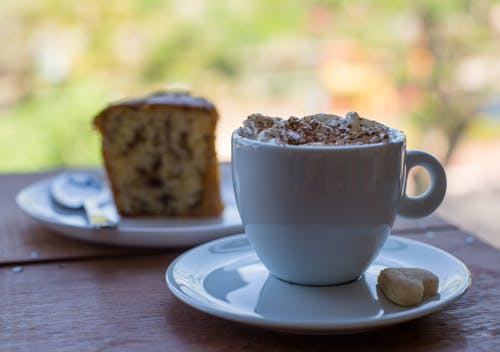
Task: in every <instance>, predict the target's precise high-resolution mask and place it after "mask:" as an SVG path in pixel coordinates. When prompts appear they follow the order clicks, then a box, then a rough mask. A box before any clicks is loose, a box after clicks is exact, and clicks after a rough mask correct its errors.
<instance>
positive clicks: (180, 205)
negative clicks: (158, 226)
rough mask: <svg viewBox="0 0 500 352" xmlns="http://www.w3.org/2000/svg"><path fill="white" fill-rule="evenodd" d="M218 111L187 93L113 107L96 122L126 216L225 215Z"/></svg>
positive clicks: (158, 95)
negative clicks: (217, 138)
mask: <svg viewBox="0 0 500 352" xmlns="http://www.w3.org/2000/svg"><path fill="white" fill-rule="evenodd" d="M217 120H218V114H217V110H216V109H215V107H214V105H213V104H212V103H210V102H209V101H207V100H206V99H204V98H201V97H193V96H191V95H189V94H186V93H182V94H180V93H165V92H161V93H155V94H151V95H148V96H146V97H142V98H135V99H129V100H124V101H121V102H118V103H114V104H111V105H110V106H108V107H107V108H106V109H104V110H103V111H102V112H101V113H99V115H97V116H96V117H95V119H94V125H95V126H96V127H97V129H98V130H99V131H100V132H101V135H102V155H103V159H104V166H105V169H106V173H107V175H108V178H109V181H110V184H111V188H112V191H113V198H114V200H115V204H116V207H117V209H118V211H119V213H120V214H122V215H130V216H147V215H158V216H181V217H182V216H186V217H198V216H214V215H218V214H220V213H221V212H222V208H223V207H222V202H221V199H220V194H219V176H218V167H217V159H216V155H215V126H216V123H217Z"/></svg>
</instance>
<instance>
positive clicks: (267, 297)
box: [166, 235, 471, 334]
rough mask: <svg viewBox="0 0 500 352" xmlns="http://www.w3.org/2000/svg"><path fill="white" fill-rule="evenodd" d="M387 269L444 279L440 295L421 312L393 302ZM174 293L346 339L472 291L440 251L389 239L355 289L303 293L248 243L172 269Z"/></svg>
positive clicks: (275, 325)
mask: <svg viewBox="0 0 500 352" xmlns="http://www.w3.org/2000/svg"><path fill="white" fill-rule="evenodd" d="M386 267H418V268H424V269H428V270H430V271H432V272H434V273H435V274H436V275H437V276H438V277H439V288H438V294H437V295H436V296H435V297H433V298H432V299H430V300H427V301H425V302H423V303H422V304H420V305H418V306H416V307H401V306H398V305H395V304H393V303H391V302H390V301H388V300H387V299H386V298H385V296H384V295H383V294H382V293H380V292H379V291H378V289H377V277H378V274H379V272H380V270H382V269H384V268H386ZM166 281H167V284H168V287H169V288H170V290H171V291H172V292H173V293H174V295H176V296H177V297H178V298H179V299H181V300H182V301H184V302H185V303H187V304H188V305H190V306H192V307H194V308H196V309H199V310H201V311H203V312H205V313H208V314H212V315H215V316H218V317H221V318H225V319H229V320H233V321H237V322H240V323H246V324H250V325H256V326H260V327H264V328H269V329H273V330H279V331H286V332H293V333H302V334H341V333H353V332H359V331H365V330H370V329H375V328H381V327H385V326H389V325H393V324H398V323H402V322H405V321H408V320H411V319H415V318H418V317H421V316H424V315H427V314H430V313H432V312H435V311H437V310H439V309H442V308H443V307H445V306H446V305H447V304H449V303H450V302H452V301H453V300H454V299H456V298H458V297H460V295H462V294H463V293H464V292H465V291H466V290H467V289H468V288H469V286H470V284H471V276H470V273H469V270H468V269H467V267H466V266H465V265H464V264H463V263H462V262H461V261H460V260H458V259H457V258H455V257H454V256H452V255H451V254H449V253H447V252H445V251H443V250H441V249H438V248H436V247H433V246H430V245H427V244H424V243H420V242H417V241H412V240H409V239H405V238H401V237H397V236H390V237H389V239H388V240H387V242H386V243H385V245H384V247H383V249H382V251H381V252H380V255H379V256H378V257H377V258H376V259H375V262H374V263H373V264H372V265H371V266H370V267H369V269H368V270H367V271H366V272H365V274H364V275H363V276H362V277H361V278H360V279H359V280H357V281H355V282H352V283H349V284H345V285H338V286H322V287H318V286H316V287H315V286H301V285H294V284H290V283H287V282H284V281H281V280H279V279H276V278H274V277H273V276H272V275H270V274H269V272H268V271H267V270H266V268H265V267H264V265H262V263H261V262H260V261H259V259H258V258H257V255H256V254H255V252H254V251H253V249H252V248H251V246H250V244H249V242H248V239H247V238H246V236H244V235H236V236H230V237H226V238H220V239H217V240H215V241H211V242H209V243H205V244H202V245H200V246H197V247H195V248H193V249H191V250H189V251H187V252H186V253H184V254H183V255H181V256H180V257H178V258H177V259H176V260H175V261H174V262H172V263H171V264H170V266H169V268H168V270H167V273H166Z"/></svg>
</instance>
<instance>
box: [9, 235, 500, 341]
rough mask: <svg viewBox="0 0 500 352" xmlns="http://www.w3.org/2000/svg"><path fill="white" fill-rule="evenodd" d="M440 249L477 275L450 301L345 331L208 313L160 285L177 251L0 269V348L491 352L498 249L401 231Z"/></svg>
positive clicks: (496, 312) (499, 278) (495, 328)
mask: <svg viewBox="0 0 500 352" xmlns="http://www.w3.org/2000/svg"><path fill="white" fill-rule="evenodd" d="M405 237H410V238H413V239H419V240H422V241H425V242H428V243H431V244H434V245H436V246H438V247H441V248H443V249H446V250H448V251H450V252H451V253H453V254H454V255H456V256H457V257H459V258H461V259H462V260H463V261H464V262H465V263H466V264H467V265H468V267H469V268H470V270H471V272H472V275H473V285H472V288H471V289H470V290H469V291H468V292H467V293H466V294H465V295H464V296H463V297H461V298H460V299H458V300H457V301H455V302H454V303H452V304H451V305H450V306H448V307H447V308H445V309H443V310H441V311H439V312H436V313H434V314H431V315H429V316H427V317H424V318H420V319H417V320H415V321H412V322H409V323H405V324H401V325H398V326H395V327H391V328H386V329H382V330H378V331H373V332H368V333H363V334H356V335H345V336H300V335H289V334H283V333H276V332H272V331H267V330H264V329H260V328H254V327H249V326H245V325H241V324H236V323H232V322H228V321H225V320H222V319H219V318H215V317H211V316H209V315H207V314H205V313H202V312H199V311H197V310H195V309H192V308H190V307H188V306H186V305H185V304H184V303H181V302H180V301H179V300H178V299H176V298H175V297H174V296H173V295H172V294H171V293H170V292H169V291H168V289H167V288H166V286H165V281H164V272H165V269H166V267H167V266H168V264H169V263H170V262H171V261H172V260H173V259H174V258H175V257H176V256H177V255H178V254H179V252H171V253H166V254H162V255H154V256H143V257H135V258H133V259H128V258H109V259H92V260H84V261H78V262H59V263H48V264H36V265H27V266H25V267H24V270H23V271H22V272H19V273H13V272H12V271H11V270H10V268H9V267H3V268H0V282H1V283H2V286H1V289H0V291H1V293H2V300H1V302H0V310H1V312H2V318H1V319H2V321H1V325H0V326H1V327H0V341H1V344H2V346H3V347H4V348H5V349H6V350H20V351H21V350H23V351H24V350H25V351H32V350H42V349H40V347H41V346H43V350H47V351H55V350H86V351H102V350H106V351H108V350H109V351H113V350H116V351H134V350H139V349H142V350H145V351H160V350H166V351H191V350H193V351H211V350H213V351H248V350H252V351H253V350H255V351H276V350H286V351H303V350H307V351H320V350H353V351H354V350H370V351H372V350H375V351H389V350H391V351H392V350H396V351H397V350H404V351H419V350H425V351H444V350H449V351H457V350H490V351H493V350H495V348H496V347H497V346H496V343H498V342H499V340H498V338H499V333H500V330H499V329H500V327H499V321H498V319H499V316H500V309H499V306H498V302H499V300H500V292H499V291H498V287H499V285H500V276H499V275H498V273H499V269H498V268H499V267H500V257H499V252H498V250H496V249H493V248H492V247H489V246H487V245H485V244H484V243H482V242H480V241H478V240H473V241H472V240H471V238H468V237H467V235H465V234H463V233H461V232H459V231H443V232H436V233H435V234H434V235H433V236H432V237H427V236H425V235H422V234H417V235H405Z"/></svg>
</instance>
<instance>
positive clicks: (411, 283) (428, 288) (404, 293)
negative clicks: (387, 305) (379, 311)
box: [377, 268, 439, 306]
mask: <svg viewBox="0 0 500 352" xmlns="http://www.w3.org/2000/svg"><path fill="white" fill-rule="evenodd" d="M377 284H378V287H380V289H381V290H382V292H383V293H384V295H385V296H386V297H387V298H388V299H390V300H391V301H392V302H394V303H396V304H399V305H401V306H416V305H417V304H419V303H421V302H422V301H423V300H426V299H428V298H430V297H432V296H434V295H435V294H436V293H437V289H438V285H439V279H438V277H437V276H436V275H434V274H433V273H431V272H430V271H428V270H424V269H417V268H387V269H384V270H382V271H381V272H380V274H379V276H378V280H377Z"/></svg>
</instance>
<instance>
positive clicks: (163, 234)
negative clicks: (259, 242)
mask: <svg viewBox="0 0 500 352" xmlns="http://www.w3.org/2000/svg"><path fill="white" fill-rule="evenodd" d="M222 167H226V168H228V166H224V165H221V168H222ZM226 171H227V170H226ZM90 172H99V171H98V170H93V171H90ZM54 177H57V176H54ZM54 177H50V178H47V179H43V180H40V181H37V182H35V183H33V184H30V185H28V186H26V187H25V188H23V189H22V190H21V191H20V192H19V193H18V194H17V196H16V203H17V205H18V206H19V208H20V209H21V210H23V211H24V212H25V213H26V214H27V215H29V216H31V217H32V218H33V219H34V220H36V221H38V222H39V223H40V224H41V225H42V226H44V227H46V228H48V229H49V230H52V231H55V232H57V233H59V234H61V235H63V236H67V237H71V238H76V239H79V240H83V241H88V242H95V243H103V244H111V245H120V246H133V247H175V246H189V245H195V244H199V243H202V242H205V241H209V240H213V239H215V238H219V237H222V236H227V235H233V234H235V233H239V232H242V231H243V225H242V224H241V219H240V218H239V214H238V210H237V208H236V202H235V200H234V197H231V196H230V195H229V193H232V180H231V178H230V174H229V173H228V172H223V171H222V169H221V181H222V184H221V193H222V196H223V200H224V203H225V209H224V212H223V214H222V215H221V216H220V217H214V218H202V219H172V220H169V219H158V218H156V219H155V218H149V219H148V218H142V219H140V218H138V219H133V218H126V219H123V220H122V221H120V223H119V224H118V226H117V227H113V228H102V229H94V228H91V227H90V226H88V225H87V224H85V223H82V224H75V223H72V222H71V221H64V216H62V215H59V214H57V213H56V211H55V210H47V212H48V213H47V214H49V213H50V215H46V213H45V212H43V211H40V210H39V209H37V205H36V204H33V202H34V201H36V199H34V198H36V196H35V193H37V194H38V193H40V192H45V189H46V192H47V194H48V192H49V186H50V183H51V182H52V180H53V179H54ZM224 188H226V190H224ZM79 214H81V212H78V211H76V212H75V213H74V215H73V216H78V215H79ZM58 217H60V219H61V220H59V219H58ZM214 221H215V222H216V223H214ZM180 222H183V223H182V224H181V223H180Z"/></svg>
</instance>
